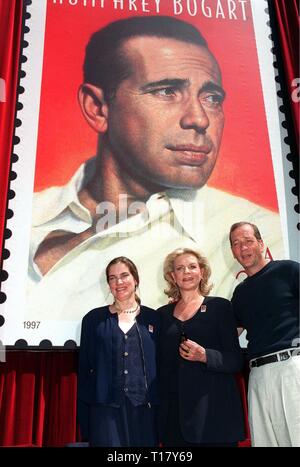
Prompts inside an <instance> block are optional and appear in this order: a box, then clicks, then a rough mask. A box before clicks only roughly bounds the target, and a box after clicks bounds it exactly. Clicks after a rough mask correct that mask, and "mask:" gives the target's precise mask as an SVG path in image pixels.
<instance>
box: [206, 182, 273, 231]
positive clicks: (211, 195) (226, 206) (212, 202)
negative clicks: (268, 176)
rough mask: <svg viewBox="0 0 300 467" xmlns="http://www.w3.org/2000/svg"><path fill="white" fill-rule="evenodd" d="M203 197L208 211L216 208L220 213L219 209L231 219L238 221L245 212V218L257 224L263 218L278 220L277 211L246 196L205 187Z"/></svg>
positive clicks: (242, 217)
mask: <svg viewBox="0 0 300 467" xmlns="http://www.w3.org/2000/svg"><path fill="white" fill-rule="evenodd" d="M200 191H201V190H200ZM204 197H205V198H207V201H209V209H210V211H214V210H216V212H218V214H220V210H221V211H223V214H225V215H226V216H228V217H231V218H232V220H233V221H237V222H238V221H240V220H241V219H244V217H245V213H247V220H249V221H250V218H251V220H252V221H253V222H255V223H256V224H258V225H259V223H260V221H262V220H265V219H270V220H278V221H279V214H278V213H277V212H274V211H271V210H270V209H267V208H265V207H263V206H260V205H259V204H256V203H254V202H252V201H249V200H248V199H246V198H243V197H241V196H237V195H233V194H231V193H228V192H226V191H223V190H220V189H217V188H212V187H205V191H204Z"/></svg>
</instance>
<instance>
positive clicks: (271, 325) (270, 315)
mask: <svg viewBox="0 0 300 467" xmlns="http://www.w3.org/2000/svg"><path fill="white" fill-rule="evenodd" d="M232 305H233V311H234V314H235V316H236V319H237V324H238V326H241V327H244V328H245V329H246V330H247V339H248V341H249V343H248V351H249V358H250V359H252V358H257V357H260V356H262V355H267V354H269V353H273V352H278V351H280V350H283V349H287V348H292V347H294V346H297V345H298V346H299V264H298V263H297V262H295V261H290V260H282V261H271V262H270V263H268V264H267V265H266V266H265V267H264V268H263V269H261V270H260V271H258V272H257V273H256V274H254V275H253V276H249V277H247V279H245V280H244V281H243V282H242V283H241V284H239V285H238V286H237V287H236V289H235V291H234V293H233V297H232Z"/></svg>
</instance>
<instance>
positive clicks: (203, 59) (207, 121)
mask: <svg viewBox="0 0 300 467" xmlns="http://www.w3.org/2000/svg"><path fill="white" fill-rule="evenodd" d="M122 51H123V52H124V53H125V54H126V57H127V59H128V62H129V66H130V72H131V73H130V75H129V77H128V78H127V79H125V80H123V81H122V82H121V83H120V85H119V86H118V88H117V90H116V94H115V97H114V98H113V99H112V100H111V101H110V102H109V104H108V129H107V136H108V141H109V144H110V148H111V151H112V153H113V155H114V157H115V158H116V159H117V160H118V163H119V165H120V166H121V167H123V168H124V172H125V173H127V174H128V175H129V177H132V178H133V179H135V180H136V181H138V182H139V183H140V184H141V185H143V186H144V187H145V188H146V189H147V186H150V185H155V186H157V188H161V187H162V188H199V187H201V186H203V185H204V184H205V183H206V182H207V180H208V178H209V177H210V174H211V172H212V170H213V168H214V165H215V163H216V159H217V155H218V151H219V147H220V143H221V138H222V132H223V126H224V114H223V107H222V104H223V100H224V95H225V93H224V91H223V89H222V84H221V74H220V70H219V67H218V64H217V62H216V60H215V59H214V57H213V56H212V55H211V53H210V52H209V51H208V50H207V49H206V48H205V47H202V46H197V45H194V44H189V43H185V42H182V41H179V40H175V39H168V38H157V37H134V38H131V39H129V40H127V41H126V42H125V43H124V44H123V46H122Z"/></svg>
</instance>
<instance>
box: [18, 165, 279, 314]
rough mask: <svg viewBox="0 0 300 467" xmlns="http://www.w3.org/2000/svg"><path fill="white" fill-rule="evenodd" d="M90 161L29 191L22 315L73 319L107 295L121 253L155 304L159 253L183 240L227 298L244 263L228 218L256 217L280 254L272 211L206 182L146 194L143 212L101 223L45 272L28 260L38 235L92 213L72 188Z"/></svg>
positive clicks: (160, 295) (83, 221) (75, 227)
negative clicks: (109, 271)
mask: <svg viewBox="0 0 300 467" xmlns="http://www.w3.org/2000/svg"><path fill="white" fill-rule="evenodd" d="M93 165H94V159H91V160H89V161H88V162H87V163H86V164H83V165H82V166H81V167H80V168H79V169H78V170H77V172H76V173H75V175H74V176H73V177H72V179H71V180H70V181H69V183H68V184H67V185H65V186H63V187H52V188H49V189H47V190H44V191H42V192H39V193H36V194H35V198H34V205H33V220H32V225H33V229H32V237H31V245H30V255H29V275H28V277H29V283H28V290H27V305H26V313H25V316H26V319H30V320H36V319H39V320H40V319H42V318H43V319H50V320H51V319H56V320H57V319H61V320H71V321H74V320H75V321H76V320H80V319H81V318H82V317H83V316H84V315H85V314H86V313H87V312H88V311H89V310H91V309H92V308H95V307H98V306H102V305H105V304H107V303H109V302H111V301H112V298H111V297H110V296H109V288H108V285H107V283H106V277H105V268H106V266H107V264H108V263H109V261H111V260H112V259H113V258H115V257H116V256H127V257H129V258H130V259H131V260H132V261H133V262H134V263H135V264H136V266H137V268H138V271H139V275H140V287H139V292H140V297H141V300H142V303H143V304H144V305H147V306H150V307H152V308H157V307H159V306H161V305H162V304H165V303H166V302H167V297H166V295H165V294H164V288H165V286H166V284H165V282H164V279H163V262H164V259H165V257H166V255H167V254H168V253H170V252H171V251H173V250H174V249H175V248H181V247H190V248H193V249H197V250H200V251H201V252H202V253H203V254H204V255H205V256H206V257H207V258H208V260H209V263H210V266H211V269H212V276H211V282H212V283H213V284H214V288H213V290H212V292H211V293H212V294H213V295H217V296H222V297H226V298H230V297H231V295H232V292H233V290H234V288H235V286H236V285H237V283H238V279H236V275H237V273H238V272H239V271H240V270H241V269H242V268H241V266H239V264H238V263H237V261H235V260H234V259H233V257H232V253H231V250H230V245H229V241H228V232H229V229H230V226H231V225H232V224H233V223H234V222H239V221H250V222H254V223H255V224H257V225H258V227H259V229H260V231H261V234H262V236H263V238H264V240H265V244H266V246H267V247H268V248H269V250H270V252H271V254H272V256H273V258H274V259H281V258H284V249H283V241H282V231H281V226H280V218H279V215H278V214H277V213H273V212H271V211H269V210H267V209H264V208H262V207H260V206H258V205H255V204H253V203H251V202H249V201H247V200H245V199H243V198H240V197H237V196H233V195H230V194H228V193H226V192H223V191H220V190H217V189H214V188H210V187H207V186H205V187H203V188H201V189H200V190H167V191H166V192H162V193H156V194H154V195H152V196H151V197H150V198H149V199H148V201H147V202H146V209H145V210H144V211H143V212H142V213H140V214H136V215H133V216H132V217H129V218H127V219H126V218H124V219H123V220H121V222H119V223H116V224H115V225H111V226H108V228H106V229H104V230H99V231H98V232H96V233H95V234H94V235H93V236H91V237H90V238H88V239H87V240H85V241H84V242H83V243H81V244H80V245H78V246H77V247H75V248H73V249H72V250H71V251H69V252H68V253H67V254H66V255H65V256H63V257H62V258H61V259H60V260H59V261H58V262H57V263H56V264H55V265H54V266H53V267H52V268H51V269H50V270H49V271H48V273H47V274H45V275H44V276H43V275H42V274H41V273H40V271H39V268H38V266H37V265H36V263H35V262H34V256H35V254H36V252H37V250H38V248H39V245H40V244H41V243H42V241H43V240H44V239H45V238H46V237H47V236H48V235H49V234H50V233H51V232H53V231H55V230H63V231H66V232H73V233H80V232H83V231H85V230H86V229H88V228H89V227H91V225H92V222H93V221H92V216H91V214H90V212H89V211H88V209H86V208H85V207H84V206H83V205H82V204H81V203H80V201H79V199H78V192H79V191H80V189H81V187H82V184H83V183H86V178H88V177H89V176H91V173H92V171H93V170H94V168H93ZM244 277H245V276H243V278H244Z"/></svg>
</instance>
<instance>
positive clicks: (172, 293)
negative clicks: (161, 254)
mask: <svg viewBox="0 0 300 467" xmlns="http://www.w3.org/2000/svg"><path fill="white" fill-rule="evenodd" d="M185 254H188V255H193V256H195V258H197V261H198V264H199V266H200V268H201V269H202V272H203V277H202V279H201V281H200V284H199V292H200V293H201V294H202V295H204V296H205V295H208V294H209V292H210V290H211V288H212V284H209V282H208V280H209V278H210V275H211V269H210V266H209V264H208V261H207V259H206V258H205V257H204V256H203V255H202V254H200V253H199V252H198V251H195V250H192V249H191V248H178V249H177V250H174V251H172V253H169V254H168V256H167V257H166V259H165V261H164V278H165V280H166V281H167V283H168V287H167V288H166V289H165V290H164V292H165V294H166V295H167V296H168V297H170V298H172V299H173V300H174V301H177V300H179V299H180V298H181V294H180V290H179V288H178V286H177V285H176V284H175V282H174V280H173V278H172V275H171V272H174V263H175V260H176V258H178V256H181V255H185Z"/></svg>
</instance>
